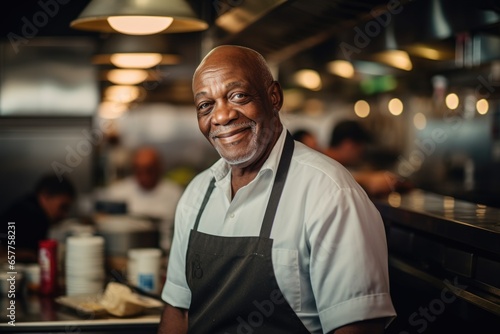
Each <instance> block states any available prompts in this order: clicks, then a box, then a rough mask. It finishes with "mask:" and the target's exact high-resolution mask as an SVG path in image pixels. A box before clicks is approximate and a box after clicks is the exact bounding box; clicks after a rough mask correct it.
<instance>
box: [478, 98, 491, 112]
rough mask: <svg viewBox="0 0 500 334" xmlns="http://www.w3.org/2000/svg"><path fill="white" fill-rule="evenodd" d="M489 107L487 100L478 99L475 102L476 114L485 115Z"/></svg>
mask: <svg viewBox="0 0 500 334" xmlns="http://www.w3.org/2000/svg"><path fill="white" fill-rule="evenodd" d="M489 108H490V106H489V103H488V100H486V99H480V100H478V101H477V102H476V109H477V112H478V113H479V114H481V115H486V114H487V113H488V110H489Z"/></svg>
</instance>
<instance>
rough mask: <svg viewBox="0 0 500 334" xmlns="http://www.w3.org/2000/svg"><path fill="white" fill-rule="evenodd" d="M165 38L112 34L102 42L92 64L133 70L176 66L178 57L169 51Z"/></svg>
mask: <svg viewBox="0 0 500 334" xmlns="http://www.w3.org/2000/svg"><path fill="white" fill-rule="evenodd" d="M166 38H167V36H165V35H149V36H130V35H122V34H112V35H111V36H109V37H108V38H107V39H106V40H104V41H103V42H102V46H101V47H100V49H99V52H98V54H96V55H95V56H94V57H93V58H92V63H94V64H95V65H114V66H116V67H120V68H133V69H147V68H151V67H154V66H156V65H173V64H177V63H179V62H180V57H179V56H178V55H177V54H173V53H172V52H171V51H170V50H169V48H168V44H169V43H167V40H166Z"/></svg>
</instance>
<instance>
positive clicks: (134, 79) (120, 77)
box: [107, 69, 148, 85]
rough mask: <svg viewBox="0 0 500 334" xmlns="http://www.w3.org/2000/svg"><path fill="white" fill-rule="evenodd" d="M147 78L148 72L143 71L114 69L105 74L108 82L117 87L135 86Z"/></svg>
mask: <svg viewBox="0 0 500 334" xmlns="http://www.w3.org/2000/svg"><path fill="white" fill-rule="evenodd" d="M147 77H148V72H147V71H145V70H130V69H127V70H124V69H115V70H111V71H109V72H108V74H107V78H108V80H109V81H111V82H112V83H114V84H117V85H137V84H139V83H141V82H143V81H144V80H146V79H147Z"/></svg>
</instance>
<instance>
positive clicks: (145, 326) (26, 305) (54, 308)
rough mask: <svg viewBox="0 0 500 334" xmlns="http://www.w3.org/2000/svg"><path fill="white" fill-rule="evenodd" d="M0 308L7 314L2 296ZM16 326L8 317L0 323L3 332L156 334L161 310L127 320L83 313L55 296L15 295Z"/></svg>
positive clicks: (26, 333) (6, 300) (148, 311)
mask: <svg viewBox="0 0 500 334" xmlns="http://www.w3.org/2000/svg"><path fill="white" fill-rule="evenodd" d="M1 298H2V299H1V301H2V303H1V305H2V307H1V309H2V310H4V313H5V312H6V309H7V306H8V304H7V303H10V300H9V299H7V296H5V295H4V296H1ZM15 305H16V309H15V326H12V325H10V324H9V323H8V322H7V321H10V320H9V319H8V318H5V315H4V316H3V318H4V320H5V319H7V320H6V321H2V322H1V323H0V332H3V333H7V332H8V333H24V334H29V333H55V332H57V333H82V332H83V333H94V334H98V333H120V334H128V333H141V334H142V333H144V334H148V333H156V332H157V328H158V323H159V322H160V312H161V311H160V310H158V309H154V310H147V311H146V312H144V313H142V314H140V315H138V316H135V317H128V318H118V317H113V316H111V315H109V314H98V313H87V312H85V313H83V312H79V311H78V310H75V309H71V308H68V307H65V306H63V305H61V304H59V303H57V302H56V301H55V298H54V297H48V296H47V297H46V296H40V295H38V294H26V293H23V294H20V295H19V294H18V295H17V298H16V299H15Z"/></svg>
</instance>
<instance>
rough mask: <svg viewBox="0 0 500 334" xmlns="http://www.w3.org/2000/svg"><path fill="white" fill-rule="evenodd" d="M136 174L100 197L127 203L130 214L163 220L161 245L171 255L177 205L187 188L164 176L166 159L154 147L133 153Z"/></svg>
mask: <svg viewBox="0 0 500 334" xmlns="http://www.w3.org/2000/svg"><path fill="white" fill-rule="evenodd" d="M132 171H133V174H132V175H130V176H128V177H125V178H124V179H121V180H119V181H116V182H113V183H111V184H110V185H109V186H108V187H107V188H105V189H103V191H102V192H101V193H100V194H99V195H98V197H99V199H106V200H111V201H121V202H125V203H126V206H127V211H128V213H129V214H132V215H138V216H144V217H148V218H152V219H153V220H158V221H159V226H158V228H159V232H160V247H161V248H162V249H163V250H164V251H165V252H166V254H168V252H169V251H170V244H171V240H172V234H173V223H174V214H175V207H176V206H177V202H178V201H179V198H180V197H181V195H182V192H183V188H182V187H181V186H180V185H178V184H177V183H175V182H173V181H170V180H168V179H166V178H163V177H162V175H163V174H162V173H163V161H162V158H161V156H160V153H159V152H158V151H157V150H156V149H155V148H153V147H147V146H144V147H140V148H138V149H137V150H136V151H135V152H134V153H133V156H132Z"/></svg>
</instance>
